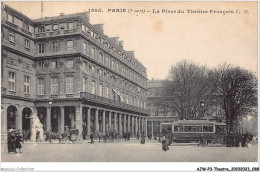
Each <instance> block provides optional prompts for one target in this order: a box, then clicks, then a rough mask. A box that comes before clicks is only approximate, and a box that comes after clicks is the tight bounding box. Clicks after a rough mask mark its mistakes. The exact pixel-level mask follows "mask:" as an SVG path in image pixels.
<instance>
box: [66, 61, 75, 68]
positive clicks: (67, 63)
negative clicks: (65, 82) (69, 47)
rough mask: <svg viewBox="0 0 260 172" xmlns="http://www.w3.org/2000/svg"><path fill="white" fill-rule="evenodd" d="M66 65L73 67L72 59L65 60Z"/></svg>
mask: <svg viewBox="0 0 260 172" xmlns="http://www.w3.org/2000/svg"><path fill="white" fill-rule="evenodd" d="M66 67H67V68H73V60H67V62H66Z"/></svg>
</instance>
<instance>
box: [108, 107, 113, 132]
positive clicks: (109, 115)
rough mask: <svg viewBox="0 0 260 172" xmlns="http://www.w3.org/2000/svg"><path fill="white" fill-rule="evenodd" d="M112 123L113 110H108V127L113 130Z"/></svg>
mask: <svg viewBox="0 0 260 172" xmlns="http://www.w3.org/2000/svg"><path fill="white" fill-rule="evenodd" d="M111 128H112V125H111V112H110V111H109V112H108V129H109V130H111Z"/></svg>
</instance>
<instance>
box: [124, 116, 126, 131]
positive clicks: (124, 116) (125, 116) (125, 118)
mask: <svg viewBox="0 0 260 172" xmlns="http://www.w3.org/2000/svg"><path fill="white" fill-rule="evenodd" d="M124 132H126V114H124Z"/></svg>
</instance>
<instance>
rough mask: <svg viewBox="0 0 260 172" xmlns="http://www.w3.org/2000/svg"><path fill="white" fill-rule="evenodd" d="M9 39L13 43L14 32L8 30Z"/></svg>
mask: <svg viewBox="0 0 260 172" xmlns="http://www.w3.org/2000/svg"><path fill="white" fill-rule="evenodd" d="M9 41H10V42H13V43H15V39H14V33H12V32H9Z"/></svg>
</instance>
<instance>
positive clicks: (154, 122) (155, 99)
mask: <svg viewBox="0 0 260 172" xmlns="http://www.w3.org/2000/svg"><path fill="white" fill-rule="evenodd" d="M162 82H163V81H162V80H149V81H148V82H147V89H148V96H147V109H148V110H149V111H150V112H149V113H150V114H151V115H150V116H149V117H148V132H151V133H152V134H154V132H156V133H158V132H160V124H161V123H170V122H176V121H178V120H179V119H180V118H179V116H178V113H177V112H176V111H175V110H174V109H173V108H171V107H170V106H167V104H166V103H163V102H164V101H165V99H164V98H163V97H162V96H161V95H162V94H161V91H162ZM206 103H207V104H209V103H208V102H204V101H203V102H202V104H201V110H200V113H199V114H197V115H196V116H197V117H198V119H205V120H209V121H216V122H225V113H224V110H223V109H221V108H220V107H219V106H218V105H214V104H211V105H210V106H209V107H207V110H206V109H205V108H204V106H205V104H206Z"/></svg>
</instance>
